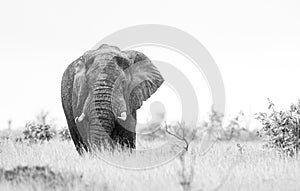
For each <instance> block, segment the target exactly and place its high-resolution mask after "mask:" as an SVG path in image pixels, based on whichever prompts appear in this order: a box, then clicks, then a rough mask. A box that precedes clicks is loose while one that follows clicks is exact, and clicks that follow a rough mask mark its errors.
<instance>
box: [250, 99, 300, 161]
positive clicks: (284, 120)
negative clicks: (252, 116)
mask: <svg viewBox="0 0 300 191" xmlns="http://www.w3.org/2000/svg"><path fill="white" fill-rule="evenodd" d="M268 101H269V107H268V109H269V110H270V111H271V112H270V113H269V114H268V113H265V112H260V113H258V114H256V115H257V117H256V119H257V120H259V121H260V122H261V124H262V131H261V132H262V133H263V134H264V135H265V136H266V138H267V141H268V142H267V145H266V146H268V147H271V148H275V149H277V150H279V151H280V152H281V153H284V154H287V155H288V156H294V155H295V154H297V153H298V151H299V148H300V100H299V101H298V103H297V104H292V105H291V106H290V108H289V110H287V111H276V110H275V107H274V104H273V102H272V101H270V99H268Z"/></svg>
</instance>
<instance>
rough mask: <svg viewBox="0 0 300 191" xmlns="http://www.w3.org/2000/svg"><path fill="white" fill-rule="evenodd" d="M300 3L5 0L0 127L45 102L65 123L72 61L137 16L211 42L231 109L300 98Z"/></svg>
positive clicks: (0, 16)
mask: <svg viewBox="0 0 300 191" xmlns="http://www.w3.org/2000/svg"><path fill="white" fill-rule="evenodd" d="M299 9H300V3H299V1H296V0H294V1H288V0H285V1H278V0H268V1H266V0H252V1H247V2H246V1H240V0H228V1H222V0H219V1H217V0H211V1H206V2H201V1H199V0H195V1H175V0H164V1H161V0H159V1H156V0H152V1H144V2H142V1H137V0H135V1H130V0H129V1H103V2H100V1H80V2H79V1H58V0H52V1H38V0H27V1H21V0H11V1H5V2H4V1H1V2H0V24H1V27H0V52H1V58H2V61H1V68H2V70H1V75H0V83H1V89H2V91H1V94H0V108H1V109H0V128H5V127H7V120H8V119H12V120H13V124H12V125H13V127H19V126H22V125H24V124H25V122H26V121H29V120H31V119H34V117H35V115H36V114H37V113H38V112H39V111H40V110H41V109H47V110H49V111H50V112H51V116H52V117H53V118H55V119H56V120H57V123H59V124H62V125H65V124H66V122H65V118H64V114H63V111H62V107H61V101H60V82H61V77H62V73H63V71H64V70H65V68H66V67H67V65H68V64H69V63H71V62H72V61H73V60H74V59H76V58H78V57H79V56H80V55H81V54H82V53H83V52H85V51H87V50H89V49H90V48H91V47H92V46H93V45H95V44H96V43H97V42H98V41H99V40H100V39H102V38H103V37H105V36H106V35H108V34H110V33H112V32H115V31H117V30H119V29H122V28H125V27H129V26H132V25H138V24H165V25H169V26H173V27H176V28H179V29H182V30H184V31H186V32H188V33H190V34H191V35H193V36H194V37H196V38H197V39H198V40H199V41H200V42H201V43H202V44H203V45H204V46H205V47H206V48H207V49H208V51H209V52H210V54H211V55H212V56H213V58H214V60H215V61H216V63H217V65H218V67H219V69H220V71H221V73H222V76H223V80H224V83H225V89H226V99H227V100H226V101H227V102H226V105H227V106H226V110H227V114H234V113H236V112H238V111H239V110H241V109H242V110H244V111H245V112H246V113H247V112H249V111H250V110H251V111H252V113H255V112H257V111H262V110H266V107H267V100H266V98H267V97H270V98H271V99H272V100H273V101H274V103H275V104H276V105H277V106H278V107H279V108H287V107H288V105H289V104H290V103H292V102H296V101H297V100H298V99H299V98H300V87H298V84H299V82H300V79H299V76H300V75H299V72H300V70H299V69H300V67H299V64H300V27H299V26H300V25H299V20H300V12H299ZM148 51H149V50H148ZM153 52H155V50H153ZM146 54H147V55H148V54H151V51H149V53H146ZM149 57H150V59H153V57H159V59H160V60H163V56H162V54H161V55H154V54H153V56H152V57H151V56H149ZM200 81H201V80H200ZM200 83H202V82H200ZM198 88H199V87H198ZM200 88H201V87H200ZM206 88H207V87H205V86H203V92H204V94H205V91H206V90H207V89H206ZM162 92H163V90H162ZM162 92H160V93H161V94H162V95H163V93H162ZM203 92H201V93H199V97H201V95H202V93H203ZM206 93H207V92H206ZM199 97H198V99H199ZM162 99H163V98H162ZM208 101H209V100H208ZM168 104H169V103H166V105H168ZM203 104H204V105H203V107H206V106H205V103H204V102H203ZM206 105H208V104H207V103H206ZM176 108H177V106H176ZM146 111H147V108H146V107H145V108H144V107H143V112H144V113H146ZM167 112H168V108H167Z"/></svg>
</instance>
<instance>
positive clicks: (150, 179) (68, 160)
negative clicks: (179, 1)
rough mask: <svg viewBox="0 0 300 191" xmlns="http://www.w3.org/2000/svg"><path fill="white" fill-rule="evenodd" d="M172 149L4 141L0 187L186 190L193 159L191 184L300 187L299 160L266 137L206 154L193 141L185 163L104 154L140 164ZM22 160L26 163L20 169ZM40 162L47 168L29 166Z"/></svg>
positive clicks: (205, 187) (206, 187)
mask: <svg viewBox="0 0 300 191" xmlns="http://www.w3.org/2000/svg"><path fill="white" fill-rule="evenodd" d="M238 144H239V145H238ZM170 152H171V151H170ZM168 154H170V153H160V154H156V155H146V154H145V155H143V153H142V154H134V153H130V152H116V153H114V154H110V153H108V152H104V153H101V154H98V155H97V156H90V155H86V156H84V157H80V156H79V155H78V154H77V153H76V151H75V148H74V146H73V143H72V142H67V141H64V142H61V141H58V140H52V141H50V142H48V143H44V144H33V145H26V144H24V143H13V142H11V141H6V142H3V143H1V144H0V168H1V170H0V173H1V175H0V177H1V178H0V179H1V182H0V190H130V191H132V190H156V191H159V190H183V186H182V185H183V184H181V183H182V178H183V177H182V176H181V175H180V173H182V171H183V169H184V170H186V172H185V173H186V174H189V172H191V171H190V165H192V170H193V171H194V176H193V180H192V181H191V185H190V188H191V190H300V181H299V180H300V162H299V160H298V159H296V158H292V159H291V158H290V159H284V158H281V157H280V156H279V155H277V154H276V152H275V151H269V150H264V149H263V148H262V144H261V143H251V142H248V143H237V142H228V143H223V142H218V143H216V144H215V145H214V146H213V147H212V148H211V149H210V150H209V151H208V152H207V153H206V154H205V155H204V154H203V153H202V152H201V151H200V147H199V146H197V145H194V146H192V149H191V150H190V151H189V152H187V153H186V154H185V155H184V157H185V161H186V164H185V165H182V163H181V162H182V160H180V158H179V157H176V158H175V159H174V160H171V161H169V162H167V163H166V164H163V165H160V166H156V167H153V168H148V169H139V170H137V169H136V170H134V169H128V168H122V167H118V166H116V165H110V164H108V163H107V162H105V161H104V160H103V158H105V159H107V160H110V159H111V161H114V162H113V163H114V164H121V166H122V164H124V165H123V166H129V167H130V166H131V167H136V166H139V165H138V164H140V163H143V162H145V161H147V160H149V158H150V159H152V160H153V161H159V159H160V158H163V157H165V156H167V155H168ZM192 159H195V161H194V162H193V160H192ZM17 166H22V167H23V168H21V167H19V171H18V170H16V167H17ZM24 166H27V167H28V168H27V169H26V168H25V169H24ZM36 166H40V167H47V168H46V169H41V168H40V169H35V170H31V171H30V168H31V167H36ZM183 166H184V168H183ZM14 168H15V171H13V169H14ZM20 169H22V170H20Z"/></svg>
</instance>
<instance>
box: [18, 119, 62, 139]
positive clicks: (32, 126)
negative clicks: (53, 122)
mask: <svg viewBox="0 0 300 191" xmlns="http://www.w3.org/2000/svg"><path fill="white" fill-rule="evenodd" d="M25 128H26V129H25V130H24V131H23V134H24V139H25V140H28V141H29V142H30V143H43V142H44V141H49V140H50V139H52V138H53V137H54V136H55V134H56V132H55V130H54V129H53V128H52V127H51V126H50V125H48V124H39V123H35V122H29V123H27V124H26V126H25Z"/></svg>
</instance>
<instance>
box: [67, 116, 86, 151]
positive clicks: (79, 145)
mask: <svg viewBox="0 0 300 191" xmlns="http://www.w3.org/2000/svg"><path fill="white" fill-rule="evenodd" d="M67 121H68V126H69V130H70V134H71V137H72V140H73V142H74V144H75V147H76V150H77V152H78V153H79V154H80V155H82V154H83V153H84V151H88V148H87V146H86V145H85V144H84V143H83V140H82V137H81V136H80V135H79V132H78V130H77V126H76V124H75V121H74V120H73V121H69V120H67Z"/></svg>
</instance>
